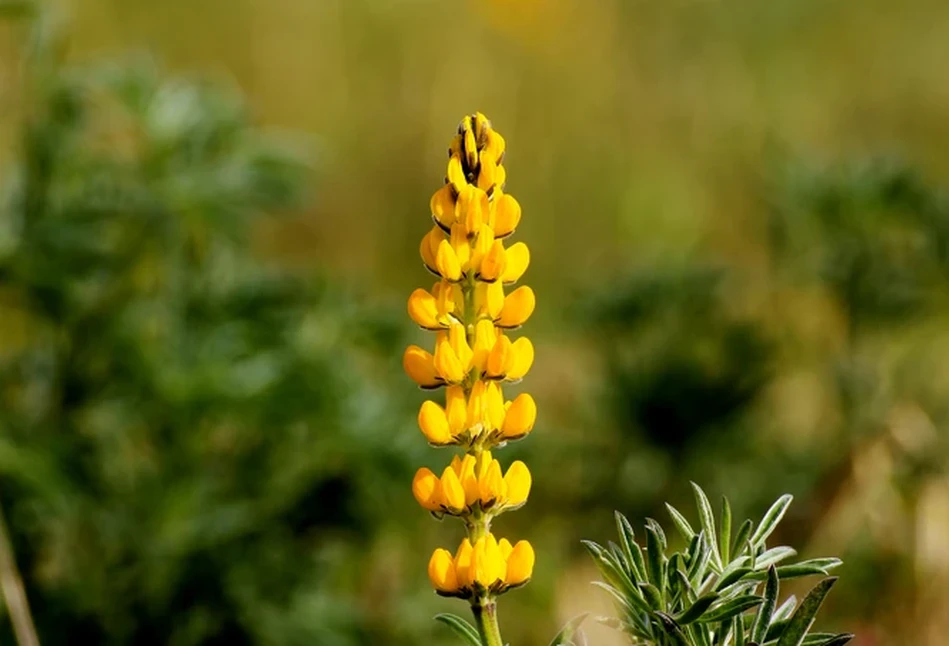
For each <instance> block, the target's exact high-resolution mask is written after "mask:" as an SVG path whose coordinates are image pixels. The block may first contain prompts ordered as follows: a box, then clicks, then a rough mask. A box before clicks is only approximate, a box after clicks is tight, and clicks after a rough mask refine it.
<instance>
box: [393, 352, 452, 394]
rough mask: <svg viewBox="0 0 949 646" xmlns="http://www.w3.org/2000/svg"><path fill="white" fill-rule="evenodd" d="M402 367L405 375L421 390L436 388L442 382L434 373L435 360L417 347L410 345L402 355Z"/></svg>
mask: <svg viewBox="0 0 949 646" xmlns="http://www.w3.org/2000/svg"><path fill="white" fill-rule="evenodd" d="M402 367H403V368H404V369H405V373H406V374H407V375H408V376H409V377H411V378H412V380H413V381H415V383H417V384H418V385H419V386H420V387H422V388H438V387H439V386H441V385H443V383H444V382H443V381H442V380H441V378H440V377H439V376H438V374H437V373H436V372H435V359H434V357H432V355H431V354H429V353H428V352H426V351H425V350H423V349H422V348H420V347H418V346H417V345H410V346H409V347H407V348H406V349H405V354H404V355H402Z"/></svg>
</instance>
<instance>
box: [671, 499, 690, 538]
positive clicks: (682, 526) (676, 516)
mask: <svg viewBox="0 0 949 646" xmlns="http://www.w3.org/2000/svg"><path fill="white" fill-rule="evenodd" d="M666 509H667V510H669V515H670V516H671V517H672V522H673V523H674V524H675V526H676V529H677V530H679V535H680V536H682V539H683V540H684V541H685V542H689V541H691V540H692V537H693V536H695V530H694V529H692V525H690V524H689V521H688V520H686V519H685V516H683V515H682V514H681V513H680V512H679V510H678V509H676V508H675V507H673V506H672V505H670V504H669V503H666Z"/></svg>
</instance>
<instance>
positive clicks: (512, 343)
mask: <svg viewBox="0 0 949 646" xmlns="http://www.w3.org/2000/svg"><path fill="white" fill-rule="evenodd" d="M505 149H506V144H505V141H504V138H503V137H502V136H501V135H500V134H498V133H497V132H496V131H495V130H494V129H493V128H492V126H491V123H490V121H488V119H487V118H486V117H485V116H484V115H483V114H481V113H475V114H473V115H469V116H466V117H464V118H463V119H462V121H461V123H460V125H459V127H458V134H457V135H455V136H454V137H453V138H452V139H451V142H450V144H449V147H448V166H447V169H446V173H445V183H444V185H443V186H442V187H441V188H439V189H438V190H437V191H435V193H434V194H433V195H432V197H431V200H430V202H429V206H430V209H431V216H432V223H433V224H432V226H431V228H430V229H429V230H428V232H426V233H425V235H424V236H423V238H422V242H421V244H420V245H419V254H420V255H421V258H422V262H423V263H424V265H425V267H426V268H427V269H428V270H429V271H430V272H432V273H433V274H435V275H436V276H438V282H436V283H435V285H434V286H432V289H431V290H428V291H427V290H425V289H422V288H419V289H416V290H415V291H413V292H412V294H411V295H410V296H409V299H408V304H407V309H408V314H409V317H410V318H411V319H412V320H413V321H414V322H415V323H416V324H417V325H419V326H420V327H421V328H423V329H425V330H429V331H432V332H434V333H435V337H434V344H433V346H434V347H433V349H432V350H431V351H430V350H425V349H423V348H421V347H419V346H415V345H413V346H409V347H408V348H407V349H406V351H405V354H404V356H403V359H402V363H403V367H404V368H405V372H406V373H407V374H408V375H409V376H410V377H411V378H412V379H413V380H414V381H415V382H416V383H417V384H418V385H419V386H420V387H421V388H424V389H434V388H438V387H442V386H444V387H445V399H444V402H443V403H442V402H435V401H426V402H424V403H423V404H422V405H421V407H420V408H419V413H418V426H419V429H420V430H421V432H422V434H423V435H424V436H425V439H426V440H427V441H428V442H429V444H431V445H433V446H437V447H443V446H452V445H454V446H460V447H462V449H463V450H464V453H463V454H462V455H460V456H459V455H456V456H454V457H453V459H452V461H451V464H449V466H447V467H446V468H445V469H444V470H443V471H442V473H441V475H440V476H439V475H436V474H435V473H434V472H432V471H431V470H430V469H427V468H422V469H419V470H418V471H417V472H416V474H415V478H414V479H413V480H412V495H413V496H414V497H415V499H416V500H417V501H418V503H419V504H420V505H421V506H422V507H423V508H424V509H426V510H428V511H430V512H432V513H433V514H434V515H435V516H437V517H441V516H443V515H451V516H458V517H461V518H462V519H464V521H465V525H466V528H467V529H468V532H469V538H466V539H464V540H463V541H462V542H461V545H460V546H459V547H458V550H457V551H456V552H455V554H454V556H452V555H451V554H450V553H449V552H448V551H447V550H443V549H439V550H435V552H434V553H433V554H432V558H431V560H430V561H429V566H428V575H429V578H430V579H431V581H432V585H433V587H434V588H435V590H436V592H438V594H441V595H443V596H455V597H462V598H469V599H478V600H479V602H481V601H483V600H484V599H491V598H492V597H493V595H496V594H500V593H502V592H504V591H506V590H508V589H510V588H512V587H515V586H519V585H522V584H524V583H525V582H527V580H528V579H529V578H530V576H531V573H532V571H533V567H534V551H533V548H532V547H531V545H530V544H529V543H527V542H526V541H520V542H519V543H517V544H516V545H514V546H512V545H511V543H510V542H509V541H507V540H506V539H501V540H500V541H498V540H496V539H495V538H494V536H493V535H492V534H491V533H490V531H488V530H489V529H490V523H491V519H492V518H493V517H494V516H497V515H498V514H500V513H503V512H505V511H509V510H512V509H517V508H518V507H520V506H521V505H523V504H524V503H525V502H526V501H527V498H528V496H529V495H530V489H531V473H530V471H529V470H528V468H527V465H525V464H524V463H523V462H521V461H515V462H513V463H512V464H511V465H510V467H509V468H508V470H507V472H506V473H505V472H503V471H502V469H501V463H500V462H499V461H498V460H497V459H495V458H494V457H493V456H492V454H491V449H492V448H494V447H501V446H504V445H505V444H506V443H507V442H509V441H512V440H516V439H519V438H521V437H524V436H525V435H527V434H528V433H530V432H531V430H532V429H533V427H534V423H535V421H536V419H537V407H536V405H535V403H534V399H533V398H532V397H531V396H530V395H528V394H526V393H524V394H520V395H518V396H517V397H516V398H515V399H514V400H513V401H508V402H505V399H504V393H503V392H502V384H504V383H511V382H517V381H520V380H521V379H522V378H523V377H524V376H525V375H526V374H527V372H528V371H529V370H530V368H531V366H532V364H533V362H534V346H533V344H532V343H531V341H530V339H528V338H527V337H524V336H521V337H519V338H517V339H511V338H510V337H509V336H508V335H507V333H505V330H509V329H514V328H518V327H520V326H521V325H523V324H524V323H525V322H526V321H527V320H528V319H529V318H530V316H531V314H532V313H533V311H534V306H535V297H534V292H533V290H531V288H530V287H527V286H520V287H518V288H516V289H513V291H511V292H510V293H506V287H507V286H509V285H512V284H514V283H516V282H518V281H519V280H520V279H521V278H522V277H523V276H524V274H525V272H526V271H527V268H528V266H529V265H530V250H529V249H528V248H527V245H525V244H524V243H523V242H516V243H513V244H510V245H509V246H506V245H507V244H508V243H506V242H505V241H504V240H503V239H504V238H506V237H508V236H510V235H511V234H512V233H514V231H515V230H516V229H517V227H518V225H519V224H520V221H521V206H520V204H519V203H518V202H517V200H516V199H514V197H512V196H511V195H509V194H507V193H506V192H505V189H506V181H507V172H506V170H505V168H504V158H505Z"/></svg>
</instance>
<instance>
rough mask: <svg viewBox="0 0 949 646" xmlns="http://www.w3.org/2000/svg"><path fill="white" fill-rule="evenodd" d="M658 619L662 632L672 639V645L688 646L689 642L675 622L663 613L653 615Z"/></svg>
mask: <svg viewBox="0 0 949 646" xmlns="http://www.w3.org/2000/svg"><path fill="white" fill-rule="evenodd" d="M655 614H656V617H658V618H659V622H660V623H661V625H662V629H663V631H664V632H665V633H666V635H668V636H669V637H671V638H672V644H674V645H675V646H689V641H688V640H687V639H686V638H685V633H683V632H682V628H680V627H679V625H678V624H676V622H675V620H674V619H673V618H672V617H670V616H669V615H667V614H666V613H664V612H657V613H655Z"/></svg>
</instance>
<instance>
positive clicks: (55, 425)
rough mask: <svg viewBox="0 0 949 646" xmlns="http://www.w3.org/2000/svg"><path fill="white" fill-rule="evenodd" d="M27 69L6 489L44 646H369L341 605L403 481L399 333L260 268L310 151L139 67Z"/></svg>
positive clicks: (12, 258) (349, 605) (11, 311)
mask: <svg viewBox="0 0 949 646" xmlns="http://www.w3.org/2000/svg"><path fill="white" fill-rule="evenodd" d="M40 28H41V29H43V28H45V27H44V26H43V25H41V26H40ZM39 37H40V38H50V39H54V38H55V34H40V36H39ZM54 50H55V41H53V40H51V41H50V42H48V43H40V44H39V46H38V49H37V50H36V51H35V52H34V56H36V57H41V56H46V55H51V52H52V51H54ZM33 71H35V72H36V74H35V76H32V77H31V78H30V79H29V82H30V83H31V84H32V87H31V104H30V110H29V111H28V114H27V116H26V118H25V121H24V124H23V139H22V143H21V146H20V152H19V163H18V164H17V167H16V169H15V171H14V173H13V179H12V181H10V182H8V184H7V187H6V190H5V191H4V198H5V200H4V205H3V209H2V211H0V227H2V231H3V234H2V236H0V249H2V251H0V310H2V312H3V314H2V322H3V323H2V345H0V402H2V406H0V430H2V441H0V481H2V486H0V491H2V499H3V503H4V508H5V509H6V511H7V513H8V514H9V516H10V518H11V519H12V525H13V527H14V542H15V548H16V553H17V555H18V558H19V560H20V563H21V567H22V569H23V570H24V572H26V573H27V576H28V581H29V586H28V588H29V589H28V592H29V596H30V598H31V600H32V603H33V608H34V611H35V615H36V621H37V623H38V625H39V628H40V633H41V640H42V642H43V643H44V644H50V645H52V644H65V643H74V642H76V641H82V642H86V643H102V644H120V643H135V644H224V643H227V644H245V643H246V644H250V643H274V644H303V643H306V644H314V643H317V644H355V643H367V642H368V641H369V640H370V638H371V634H372V625H371V622H370V621H368V620H367V618H366V617H365V616H364V613H365V612H366V610H367V606H366V605H365V603H364V601H362V600H360V599H358V598H352V597H347V596H344V595H338V594H336V593H334V592H332V590H333V588H334V587H335V586H337V585H340V584H343V583H344V582H345V581H357V582H358V581H359V579H360V576H359V570H360V568H359V567H358V564H359V563H360V554H361V553H362V552H363V551H364V550H368V549H369V547H370V545H371V540H372V533H371V532H370V531H369V529H370V526H371V525H372V524H373V523H375V522H376V521H375V518H374V516H375V515H376V512H375V510H376V509H378V508H379V507H380V506H387V505H391V504H393V503H392V496H391V494H390V493H389V492H390V491H393V490H401V489H402V488H404V482H405V478H406V477H407V474H408V473H409V472H410V471H409V465H410V463H411V461H410V460H409V456H408V455H406V454H405V452H403V451H401V450H400V449H399V448H398V444H394V443H392V442H390V441H388V436H391V435H392V434H393V433H394V432H395V430H396V429H397V428H399V424H400V418H409V419H410V413H408V412H407V409H405V407H403V406H400V405H399V404H398V403H396V402H394V401H392V400H391V399H390V398H389V397H388V393H387V392H386V391H385V390H383V389H381V388H380V386H379V383H378V382H379V378H380V377H381V376H385V375H387V374H388V373H389V372H391V371H392V370H393V369H394V368H395V367H396V366H392V365H390V364H391V362H390V361H389V360H388V355H389V353H390V348H392V347H396V346H398V345H399V344H400V343H402V341H401V339H402V334H403V331H402V329H401V328H400V327H398V325H401V324H398V325H397V324H396V323H394V321H393V319H391V318H390V317H388V316H385V315H381V316H380V315H379V314H378V313H376V312H373V311H371V310H368V309H367V308H363V307H360V306H356V305H355V304H354V303H353V302H352V300H351V299H349V298H344V297H343V296H342V295H341V294H340V293H339V291H338V290H337V289H335V288H333V287H332V286H331V285H329V284H327V283H325V282H323V283H320V282H319V281H312V280H310V281H304V280H302V279H300V278H295V277H293V276H291V275H288V274H287V273H286V272H282V271H280V270H277V269H275V268H273V267H268V266H267V265H265V264H262V263H261V262H260V261H259V260H255V259H254V257H253V256H252V255H251V254H250V253H249V251H248V244H249V234H250V233H251V232H252V228H251V225H252V224H253V223H254V221H255V220H256V219H258V218H259V217H260V214H261V213H262V212H264V211H273V210H278V209H285V208H287V207H290V206H292V205H293V204H294V203H296V202H297V201H298V199H299V197H300V195H301V189H302V187H303V183H304V180H305V179H306V178H308V176H309V171H308V169H307V168H306V166H305V165H304V161H305V158H304V157H303V156H302V154H303V152H304V151H302V150H297V148H299V146H298V145H293V146H291V145H289V143H288V142H287V141H282V140H281V139H280V138H277V137H274V136H272V135H268V134H266V133H265V132H263V131H261V130H260V129H258V128H256V127H254V126H253V124H252V122H251V121H250V118H249V115H248V111H247V108H246V107H245V106H244V104H243V102H242V101H241V100H240V98H239V97H237V96H235V95H234V94H233V93H228V92H224V91H222V90H220V89H218V88H216V87H213V86H211V85H209V84H207V83H203V82H199V81H191V80H187V79H181V78H170V79H166V78H165V77H164V76H163V75H162V74H161V73H160V71H159V70H158V69H156V67H155V66H154V65H151V64H149V63H148V62H139V63H138V64H132V65H125V64H107V65H103V66H95V67H78V66H60V65H58V64H57V63H56V62H55V61H54V60H45V61H37V62H36V63H35V65H34V68H33ZM400 410H401V411H403V412H404V415H395V414H393V412H394V411H400Z"/></svg>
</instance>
